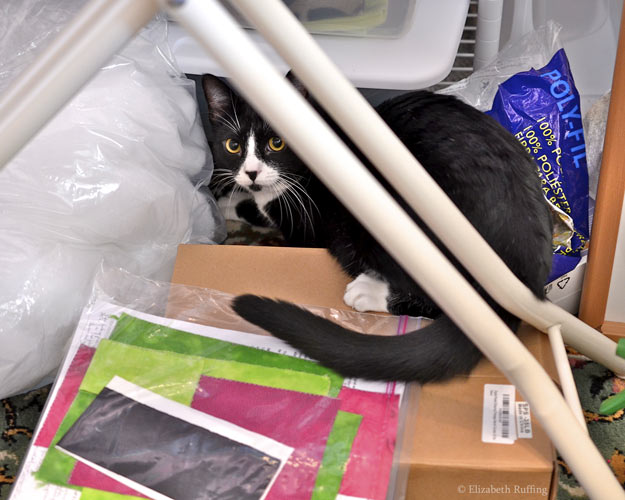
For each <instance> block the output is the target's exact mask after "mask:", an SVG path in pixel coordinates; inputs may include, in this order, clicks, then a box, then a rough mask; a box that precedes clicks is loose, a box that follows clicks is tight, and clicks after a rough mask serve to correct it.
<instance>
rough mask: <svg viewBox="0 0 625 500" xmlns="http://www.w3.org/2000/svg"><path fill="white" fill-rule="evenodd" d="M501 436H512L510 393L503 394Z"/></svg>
mask: <svg viewBox="0 0 625 500" xmlns="http://www.w3.org/2000/svg"><path fill="white" fill-rule="evenodd" d="M501 407H502V410H501V437H502V438H509V437H510V394H505V393H504V394H502V399H501Z"/></svg>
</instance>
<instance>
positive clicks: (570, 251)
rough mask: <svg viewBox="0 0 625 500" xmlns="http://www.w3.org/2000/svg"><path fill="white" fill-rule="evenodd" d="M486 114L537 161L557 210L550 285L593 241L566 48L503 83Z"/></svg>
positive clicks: (578, 117)
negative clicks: (591, 239) (541, 63)
mask: <svg viewBox="0 0 625 500" xmlns="http://www.w3.org/2000/svg"><path fill="white" fill-rule="evenodd" d="M486 113H487V114H489V115H491V116H493V117H494V118H495V119H496V120H497V121H499V123H501V124H502V125H503V126H504V127H505V128H506V129H508V130H509V131H510V132H512V134H514V136H515V137H516V138H517V139H518V140H519V142H520V143H521V144H522V145H523V146H524V147H525V148H526V150H527V152H528V153H529V154H530V155H531V156H532V158H534V161H535V162H536V168H537V172H538V175H539V177H540V179H541V181H542V188H543V193H544V195H545V198H546V199H547V200H548V201H549V203H550V205H551V206H552V209H553V211H554V215H555V220H556V222H557V223H556V231H555V232H554V258H553V266H552V270H551V274H550V275H549V278H548V282H549V281H552V280H554V279H555V278H557V277H559V276H562V275H563V274H565V273H567V272H569V271H571V270H572V269H573V268H575V266H576V265H577V263H578V262H579V260H580V258H581V252H582V250H584V249H585V247H586V244H587V242H588V238H589V224H588V169H587V166H586V146H585V142H584V131H583V129H582V116H581V106H580V98H579V93H578V91H577V89H576V87H575V82H574V81H573V76H572V75H571V70H570V67H569V63H568V60H567V57H566V54H565V52H564V49H560V50H558V51H557V52H556V53H555V55H554V56H553V58H552V59H551V61H549V63H548V64H547V65H546V66H544V67H542V68H540V69H538V70H536V69H531V70H529V71H524V72H521V73H517V74H515V75H514V76H512V77H511V78H509V79H507V80H506V81H505V82H503V83H501V84H500V85H499V89H498V91H497V93H496V95H495V98H494V101H493V106H492V109H491V110H490V111H487V112H486Z"/></svg>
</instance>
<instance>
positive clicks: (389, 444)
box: [339, 387, 399, 500]
mask: <svg viewBox="0 0 625 500" xmlns="http://www.w3.org/2000/svg"><path fill="white" fill-rule="evenodd" d="M339 399H340V400H341V407H340V410H342V411H348V412H352V413H359V414H361V415H362V416H363V418H362V422H361V424H360V427H359V428H358V433H357V434H356V438H355V439H354V444H353V445H352V452H351V455H350V457H349V462H348V463H347V470H346V471H345V475H344V476H343V481H342V483H341V489H340V491H339V493H340V494H341V495H348V496H353V497H361V498H369V499H371V500H385V499H386V492H387V489H388V483H389V479H390V474H391V466H392V465H393V454H394V452H395V439H396V436H397V417H398V413H399V396H398V395H391V394H381V393H375V392H366V391H359V390H357V389H349V388H347V387H343V388H342V389H341V392H340V393H339Z"/></svg>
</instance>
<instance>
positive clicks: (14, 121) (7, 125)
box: [0, 0, 159, 171]
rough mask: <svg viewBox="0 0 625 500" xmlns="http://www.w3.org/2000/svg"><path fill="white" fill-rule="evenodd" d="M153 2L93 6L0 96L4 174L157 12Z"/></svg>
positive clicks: (112, 0)
mask: <svg viewBox="0 0 625 500" xmlns="http://www.w3.org/2000/svg"><path fill="white" fill-rule="evenodd" d="M158 10H159V6H158V3H157V2H156V1H155V0H92V1H91V2H89V3H88V4H87V5H85V6H84V7H83V8H82V9H81V10H80V11H79V13H78V14H77V15H76V17H75V18H74V19H73V20H72V21H71V22H70V23H69V25H68V26H67V27H66V28H65V29H64V30H63V31H62V32H61V33H59V35H58V36H57V37H56V38H55V39H54V40H53V41H52V43H51V44H50V46H49V47H48V48H47V49H46V50H45V51H44V52H43V53H42V54H41V55H40V56H39V57H38V58H37V59H36V60H35V62H34V63H33V64H32V66H30V67H29V68H28V69H27V70H26V71H25V72H24V74H22V75H21V76H20V77H19V78H18V79H17V80H15V81H14V82H13V84H12V85H11V86H9V87H8V88H7V89H6V91H5V92H3V93H2V94H1V95H0V137H1V138H2V140H1V141H0V171H1V170H2V167H4V166H5V165H6V163H8V162H9V161H10V160H11V158H13V156H14V155H15V154H16V153H17V152H18V151H19V150H20V149H21V148H22V147H23V146H24V145H25V144H26V143H27V142H28V141H29V140H30V139H31V138H32V137H34V135H35V134H36V133H37V132H38V131H39V130H40V129H41V128H42V127H43V126H44V125H45V124H46V123H47V122H48V120H50V119H51V118H52V117H53V116H54V115H55V114H56V113H57V111H59V110H60V109H61V108H62V107H63V105H64V104H65V103H66V102H67V101H69V99H70V98H71V97H72V96H73V95H74V94H75V93H76V92H77V91H78V90H79V89H80V88H82V86H83V85H84V84H85V83H87V81H89V80H90V79H91V77H92V76H93V74H94V73H95V72H96V71H97V70H98V69H99V68H100V67H101V66H102V65H104V63H105V62H106V61H107V60H108V59H109V58H110V57H111V56H112V55H113V54H115V52H116V51H117V50H119V49H120V48H121V47H122V46H124V45H125V44H126V42H128V41H129V40H130V39H131V38H132V37H133V36H134V35H135V34H136V33H137V31H139V29H141V28H142V27H143V26H145V25H146V24H147V23H148V21H149V20H150V19H152V18H153V17H154V15H155V14H156V13H157V12H158Z"/></svg>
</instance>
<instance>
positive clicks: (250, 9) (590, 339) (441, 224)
mask: <svg viewBox="0 0 625 500" xmlns="http://www.w3.org/2000/svg"><path fill="white" fill-rule="evenodd" d="M230 2H231V3H232V4H233V5H234V6H235V7H237V8H238V9H239V10H240V11H241V12H242V13H244V15H245V16H246V17H247V18H248V19H250V20H251V21H252V22H253V24H255V25H256V26H257V28H258V29H259V31H260V32H261V33H262V34H263V36H264V37H265V38H266V39H267V40H268V41H269V42H270V43H271V44H272V45H273V46H274V48H275V49H276V50H277V51H278V52H279V53H280V55H281V56H282V57H283V58H284V60H285V61H286V62H287V63H289V64H290V65H291V67H292V68H293V70H294V71H295V73H296V74H297V76H298V77H299V78H300V80H301V81H302V82H303V83H304V84H305V85H306V87H307V88H308V90H309V91H310V92H311V93H312V94H313V95H314V96H315V98H316V99H317V100H318V101H319V102H320V103H321V104H322V105H323V106H324V108H325V109H326V110H327V111H328V112H329V113H330V115H331V116H332V117H333V118H334V119H335V120H336V122H337V123H338V124H339V125H341V127H342V128H343V130H344V131H345V132H346V133H347V134H348V135H349V136H350V137H351V139H352V140H353V141H354V142H355V143H356V144H358V146H359V147H360V149H361V150H362V151H363V152H364V153H365V154H366V155H367V157H368V158H369V159H370V160H371V162H372V163H373V164H374V165H375V166H376V167H377V168H378V169H379V170H380V172H382V174H384V176H385V177H386V178H387V179H388V180H389V181H390V182H391V184H392V185H393V187H394V188H395V189H397V191H398V192H399V193H400V194H401V195H402V196H403V197H404V199H405V200H406V201H407V202H408V203H409V204H410V205H411V206H412V207H413V208H414V210H415V212H417V213H418V214H419V216H420V217H421V218H422V219H423V220H424V221H425V222H426V224H427V225H428V226H429V227H430V228H431V229H432V230H433V231H434V233H435V234H436V235H437V236H438V237H439V238H440V239H441V241H442V242H443V243H444V244H445V245H446V246H447V248H449V249H450V250H451V251H452V252H453V253H454V255H455V256H456V258H457V259H458V260H459V261H460V262H461V263H462V265H463V266H464V267H465V268H466V269H467V270H468V271H469V272H470V273H471V274H472V275H473V276H474V277H475V278H476V279H477V280H478V281H479V282H480V284H481V285H482V286H483V287H484V288H485V289H486V291H487V292H488V293H489V295H490V296H491V297H493V298H494V299H495V300H497V301H498V302H499V303H500V304H501V305H502V306H503V307H504V308H506V309H507V310H508V311H510V312H511V313H513V314H514V315H515V316H517V317H519V318H521V319H523V320H525V321H527V322H528V323H530V324H532V325H534V326H535V327H536V328H538V329H540V330H542V331H544V332H546V331H547V329H548V328H549V327H550V326H552V325H556V324H559V325H561V327H562V335H563V337H564V340H565V342H566V343H567V344H569V345H571V346H572V347H574V348H575V349H577V350H578V351H579V352H581V353H584V354H586V355H587V356H589V357H590V358H592V359H594V360H596V361H598V362H599V363H601V364H603V365H605V366H606V367H608V368H609V369H610V370H612V371H614V372H615V373H618V374H625V359H622V358H619V357H618V356H616V344H615V343H614V342H613V341H611V340H610V339H608V338H607V337H606V336H604V335H602V334H600V333H599V332H597V331H596V330H594V329H593V328H591V327H589V326H588V325H586V324H585V323H583V322H582V321H580V320H579V319H578V318H576V317H575V316H573V315H571V314H569V313H567V312H566V311H564V310H563V309H561V308H560V307H557V306H555V305H554V304H552V303H551V302H548V301H540V300H538V299H537V298H536V297H535V296H534V294H533V293H532V292H530V291H529V290H528V289H527V287H526V286H525V285H523V284H522V283H521V282H520V281H519V280H518V278H517V277H516V276H515V275H514V274H513V273H512V272H511V271H510V270H509V269H508V266H506V264H505V263H504V262H503V261H502V260H501V258H500V257H499V256H498V255H497V254H496V253H495V252H494V251H493V250H492V249H491V248H490V246H489V245H488V243H486V242H485V241H484V239H483V238H482V237H481V235H480V234H479V233H478V232H477V230H476V229H475V228H474V227H473V226H472V225H471V224H470V223H469V222H468V221H467V220H466V218H465V217H464V215H463V214H462V213H461V212H460V211H459V210H458V208H457V207H456V206H455V205H454V204H453V203H452V202H451V200H449V198H448V197H447V195H446V194H445V193H444V192H443V190H442V189H441V188H440V187H439V186H438V184H436V182H435V181H434V180H433V179H432V178H431V177H430V176H429V175H428V173H427V172H426V171H425V169H424V168H423V167H422V166H421V165H420V164H419V162H418V161H417V160H416V159H415V158H414V157H413V156H412V154H411V153H410V151H408V149H407V148H406V147H405V146H404V145H403V144H402V142H401V141H400V140H399V139H398V138H397V137H396V136H395V134H394V133H393V132H392V131H391V130H390V128H389V127H388V126H387V125H386V123H384V121H383V120H382V119H381V118H380V117H379V116H378V114H377V113H376V112H375V110H374V109H373V108H372V107H371V106H370V105H369V103H368V102H367V101H366V100H365V99H364V98H363V97H362V95H361V94H360V93H359V92H358V91H357V90H356V89H354V87H353V86H352V84H351V83H350V82H349V81H348V80H347V79H346V78H345V77H344V76H343V75H342V74H341V72H340V71H339V70H338V68H337V67H336V66H335V65H334V63H332V61H331V60H330V59H329V58H328V56H327V55H326V54H325V53H324V52H323V50H321V49H320V48H319V46H318V45H317V44H316V42H315V41H314V39H313V38H312V36H310V35H309V34H308V33H307V32H306V30H305V29H304V28H303V27H302V25H301V24H300V23H299V22H298V21H297V19H295V17H294V16H293V14H292V13H291V12H290V11H289V10H288V9H287V8H286V7H285V5H284V4H283V3H282V2H280V1H279V0H263V2H258V1H256V0H230ZM485 263H488V265H485Z"/></svg>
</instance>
